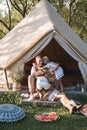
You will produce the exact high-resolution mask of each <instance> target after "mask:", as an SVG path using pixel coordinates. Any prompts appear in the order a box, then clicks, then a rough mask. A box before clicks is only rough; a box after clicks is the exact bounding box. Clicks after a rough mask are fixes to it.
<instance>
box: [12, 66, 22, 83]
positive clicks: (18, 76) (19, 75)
mask: <svg viewBox="0 0 87 130" xmlns="http://www.w3.org/2000/svg"><path fill="white" fill-rule="evenodd" d="M11 77H12V79H13V81H14V82H21V81H22V80H23V78H24V71H23V70H22V69H21V68H20V67H19V68H18V70H17V71H16V72H15V73H11Z"/></svg>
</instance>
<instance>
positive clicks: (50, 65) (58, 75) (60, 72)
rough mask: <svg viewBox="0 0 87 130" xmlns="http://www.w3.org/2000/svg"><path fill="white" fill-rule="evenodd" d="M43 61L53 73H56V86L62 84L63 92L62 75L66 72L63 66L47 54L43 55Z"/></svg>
mask: <svg viewBox="0 0 87 130" xmlns="http://www.w3.org/2000/svg"><path fill="white" fill-rule="evenodd" d="M43 62H44V64H45V67H48V68H49V69H50V71H51V73H54V74H55V80H54V85H55V87H56V88H58V86H60V90H61V91H62V92H63V84H62V77H63V76H64V72H63V69H62V67H60V66H59V64H57V63H55V62H52V61H49V58H48V57H47V56H44V57H43Z"/></svg>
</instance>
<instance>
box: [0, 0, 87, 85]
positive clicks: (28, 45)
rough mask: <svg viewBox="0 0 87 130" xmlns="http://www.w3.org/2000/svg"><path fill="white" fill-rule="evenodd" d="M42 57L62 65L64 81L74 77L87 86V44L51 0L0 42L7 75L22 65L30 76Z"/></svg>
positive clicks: (0, 62) (44, 0)
mask: <svg viewBox="0 0 87 130" xmlns="http://www.w3.org/2000/svg"><path fill="white" fill-rule="evenodd" d="M38 54H42V55H47V56H48V57H49V58H50V60H52V61H55V62H58V63H60V65H61V66H63V68H64V73H65V76H64V78H66V76H68V77H70V75H72V74H73V77H74V79H77V78H78V79H77V82H79V81H84V82H85V83H86V84H87V44H85V43H84V42H83V41H82V39H81V38H80V37H79V36H78V35H77V34H76V33H75V32H74V31H73V30H72V29H71V28H70V27H69V25H68V24H67V23H66V22H65V21H64V19H63V18H61V16H60V15H59V14H58V13H57V11H56V9H55V8H54V7H53V6H52V5H51V4H50V3H49V2H48V1H47V0H41V1H40V2H39V4H38V5H37V6H36V7H35V8H34V9H33V10H32V11H31V12H30V13H29V14H28V15H27V16H26V17H25V18H24V19H23V20H22V21H21V22H20V23H19V24H18V25H17V26H16V27H14V29H13V30H12V31H10V32H9V33H8V34H7V35H6V36H5V37H4V38H2V39H1V40H0V69H1V70H4V71H5V75H7V71H8V70H9V71H13V72H15V71H17V69H18V66H20V67H21V68H22V69H24V70H25V74H26V75H29V73H28V72H30V67H31V62H32V60H33V58H34V57H35V56H36V55H38ZM7 79H8V77H7ZM68 81H69V79H68V78H67V82H68ZM73 81H74V80H73ZM26 84H27V80H26Z"/></svg>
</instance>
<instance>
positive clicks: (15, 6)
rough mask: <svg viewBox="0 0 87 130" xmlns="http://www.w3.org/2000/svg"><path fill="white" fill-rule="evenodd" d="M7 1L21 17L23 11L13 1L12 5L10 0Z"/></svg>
mask: <svg viewBox="0 0 87 130" xmlns="http://www.w3.org/2000/svg"><path fill="white" fill-rule="evenodd" d="M9 1H10V3H11V5H12V6H13V7H14V8H15V9H16V10H17V11H18V12H19V13H20V14H21V15H22V16H23V11H22V10H21V9H20V7H19V6H18V4H17V3H16V1H15V0H14V3H13V2H12V0H9Z"/></svg>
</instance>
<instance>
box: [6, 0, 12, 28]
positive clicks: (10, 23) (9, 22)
mask: <svg viewBox="0 0 87 130" xmlns="http://www.w3.org/2000/svg"><path fill="white" fill-rule="evenodd" d="M6 3H7V6H8V13H9V16H8V17H9V29H10V30H11V11H10V6H9V4H8V0H6Z"/></svg>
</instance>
